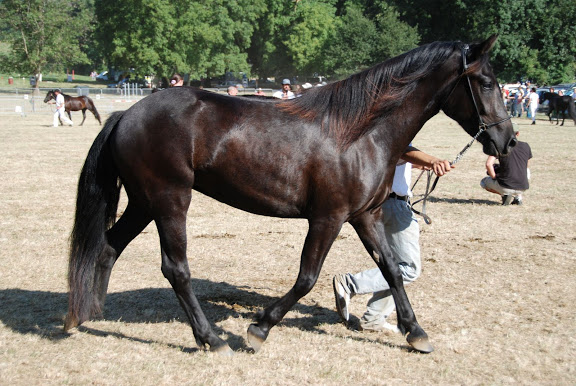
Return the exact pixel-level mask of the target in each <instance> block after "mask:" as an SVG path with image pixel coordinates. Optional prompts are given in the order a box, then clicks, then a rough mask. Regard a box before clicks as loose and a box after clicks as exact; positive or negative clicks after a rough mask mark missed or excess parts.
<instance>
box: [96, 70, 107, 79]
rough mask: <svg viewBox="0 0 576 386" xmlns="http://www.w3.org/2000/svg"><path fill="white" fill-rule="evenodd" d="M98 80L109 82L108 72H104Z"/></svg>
mask: <svg viewBox="0 0 576 386" xmlns="http://www.w3.org/2000/svg"><path fill="white" fill-rule="evenodd" d="M96 80H108V71H102V72H101V73H99V74H98V75H96Z"/></svg>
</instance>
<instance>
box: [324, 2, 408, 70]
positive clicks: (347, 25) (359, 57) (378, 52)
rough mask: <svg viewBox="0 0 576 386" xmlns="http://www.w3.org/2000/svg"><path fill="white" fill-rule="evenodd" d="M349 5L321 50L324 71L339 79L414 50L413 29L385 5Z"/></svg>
mask: <svg viewBox="0 0 576 386" xmlns="http://www.w3.org/2000/svg"><path fill="white" fill-rule="evenodd" d="M362 3H363V2H350V3H348V5H347V8H346V9H345V10H339V13H342V15H341V16H340V17H339V18H338V20H337V22H336V28H335V30H334V33H333V34H332V36H331V37H330V39H328V40H327V42H326V45H325V47H324V54H323V58H324V65H325V67H324V68H325V72H326V73H328V74H334V75H335V76H336V77H337V78H343V77H345V76H348V75H350V74H353V73H355V72H358V71H360V70H362V69H365V68H367V67H370V66H372V65H375V64H377V63H379V62H382V61H384V60H386V59H389V58H391V57H394V56H397V55H400V54H401V53H403V52H406V51H408V50H410V49H412V48H415V47H416V45H417V43H418V41H419V36H418V33H417V31H416V28H413V27H410V26H409V25H408V24H406V23H404V22H402V21H400V19H399V14H398V12H397V11H396V9H395V8H394V7H391V6H389V5H388V4H387V3H386V2H383V1H380V2H368V3H369V4H367V5H365V6H364V5H362Z"/></svg>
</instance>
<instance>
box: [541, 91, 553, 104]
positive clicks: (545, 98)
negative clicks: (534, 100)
mask: <svg viewBox="0 0 576 386" xmlns="http://www.w3.org/2000/svg"><path fill="white" fill-rule="evenodd" d="M552 95H555V94H554V93H551V92H543V93H542V95H540V99H539V100H538V103H540V104H542V103H544V102H546V101H550V100H551V99H552Z"/></svg>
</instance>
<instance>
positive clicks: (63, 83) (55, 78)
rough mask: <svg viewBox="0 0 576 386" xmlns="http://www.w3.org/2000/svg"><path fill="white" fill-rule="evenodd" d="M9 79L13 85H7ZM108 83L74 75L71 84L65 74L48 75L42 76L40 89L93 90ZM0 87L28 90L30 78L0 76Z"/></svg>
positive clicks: (18, 75) (16, 75)
mask: <svg viewBox="0 0 576 386" xmlns="http://www.w3.org/2000/svg"><path fill="white" fill-rule="evenodd" d="M9 77H12V78H13V84H9V81H8V79H9ZM108 83H110V82H109V81H94V80H92V78H90V75H78V74H75V75H74V79H73V80H72V81H71V82H68V81H67V75H66V74H65V73H49V74H43V75H42V82H40V85H39V86H40V87H60V88H74V87H76V86H89V87H93V88H106V85H107V84H108ZM0 87H2V88H8V89H10V88H28V87H30V76H29V75H22V74H17V73H12V74H5V73H2V74H0Z"/></svg>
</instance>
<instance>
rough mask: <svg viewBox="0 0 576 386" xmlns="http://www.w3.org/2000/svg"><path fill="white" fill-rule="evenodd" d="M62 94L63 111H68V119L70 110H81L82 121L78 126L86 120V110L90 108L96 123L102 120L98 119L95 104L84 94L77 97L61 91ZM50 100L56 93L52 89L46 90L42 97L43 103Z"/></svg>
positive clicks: (54, 97)
mask: <svg viewBox="0 0 576 386" xmlns="http://www.w3.org/2000/svg"><path fill="white" fill-rule="evenodd" d="M62 95H64V111H66V112H67V113H68V117H69V118H70V120H72V115H71V114H70V111H80V110H82V123H80V126H82V125H83V124H84V121H85V120H86V110H90V111H91V112H92V114H94V117H95V118H96V119H97V120H98V123H100V124H102V121H101V120H100V114H98V110H96V106H95V105H94V102H93V101H92V99H90V98H89V97H87V96H85V95H84V96H79V97H73V96H70V95H67V94H64V93H62ZM51 100H56V94H55V93H54V90H50V91H48V93H47V94H46V98H44V103H48V102H50V101H51Z"/></svg>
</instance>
